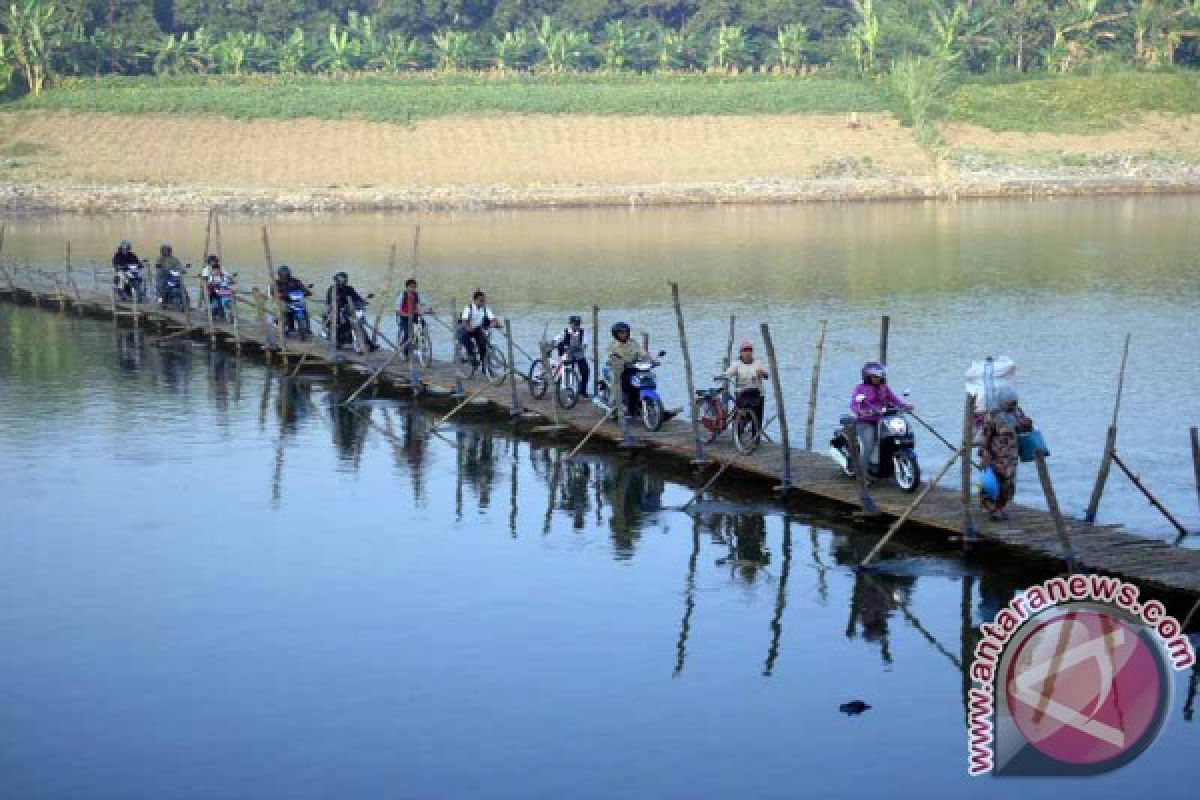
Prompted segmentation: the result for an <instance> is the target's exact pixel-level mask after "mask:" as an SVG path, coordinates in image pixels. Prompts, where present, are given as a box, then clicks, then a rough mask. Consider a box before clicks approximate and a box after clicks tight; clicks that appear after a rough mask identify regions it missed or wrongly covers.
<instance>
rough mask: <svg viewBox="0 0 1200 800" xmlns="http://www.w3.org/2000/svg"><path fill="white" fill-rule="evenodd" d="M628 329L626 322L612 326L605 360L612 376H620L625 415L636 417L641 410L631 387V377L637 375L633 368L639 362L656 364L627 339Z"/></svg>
mask: <svg viewBox="0 0 1200 800" xmlns="http://www.w3.org/2000/svg"><path fill="white" fill-rule="evenodd" d="M629 334H630V328H629V324H628V323H626V322H618V323H617V324H616V325H613V326H612V337H613V341H611V342H609V345H608V355H607V357H606V360H607V361H608V364H609V366H610V367H612V371H613V374H614V375H620V376H621V377H620V381H621V393H622V394H623V395H624V397H625V409H626V413H627V414H628V415H629V416H631V417H636V416H637V415H638V414H640V413H641V410H642V399H641V397H640V396H639V394H638V391H637V389H635V388H634V386H633V376H634V375H636V374H637V369H636V368H635V367H634V364H636V363H637V362H639V361H649V362H651V363H652V364H658V362H657V361H655V360H654V359H652V358H651V357H650V354H649V353H647V352H646V351H645V350H643V349H642V348H641V345H639V344H637V343H636V342H634V341H633V340H632V339H630V338H629Z"/></svg>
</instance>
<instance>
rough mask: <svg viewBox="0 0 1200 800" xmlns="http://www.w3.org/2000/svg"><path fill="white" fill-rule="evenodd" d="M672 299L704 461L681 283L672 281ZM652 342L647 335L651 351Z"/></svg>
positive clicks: (698, 456) (690, 410) (697, 444)
mask: <svg viewBox="0 0 1200 800" xmlns="http://www.w3.org/2000/svg"><path fill="white" fill-rule="evenodd" d="M671 301H672V302H673V303H674V304H675V321H676V323H678V325H679V346H680V348H681V349H682V350H683V375H684V378H685V379H686V380H687V396H688V416H689V418H690V419H691V423H692V441H693V442H694V444H695V447H696V462H697V463H703V462H704V460H705V459H704V442H703V440H702V439H701V438H700V415H699V413H698V412H697V408H696V377H695V375H694V374H693V373H692V352H691V348H690V347H688V338H687V327H686V325H685V324H684V321H683V306H682V305H681V304H680V302H679V284H678V283H674V282H672V283H671ZM649 345H650V342H649V337H648V336H647V341H646V344H645V347H644V348H643V349H644V350H645V351H646V352H647V353H649V352H650V347H649Z"/></svg>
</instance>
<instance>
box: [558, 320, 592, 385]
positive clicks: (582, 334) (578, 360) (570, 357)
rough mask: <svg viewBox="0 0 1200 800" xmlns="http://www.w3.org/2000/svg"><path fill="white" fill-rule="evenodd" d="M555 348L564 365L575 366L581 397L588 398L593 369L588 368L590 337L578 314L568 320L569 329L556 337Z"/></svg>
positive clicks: (565, 329)
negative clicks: (589, 380) (589, 381)
mask: <svg viewBox="0 0 1200 800" xmlns="http://www.w3.org/2000/svg"><path fill="white" fill-rule="evenodd" d="M554 347H555V349H556V350H557V351H558V357H559V358H561V359H562V360H563V361H564V363H568V364H574V365H575V371H576V372H578V373H579V396H580V397H587V396H588V378H589V377H591V369H590V368H589V367H588V360H587V347H588V336H587V331H586V330H584V327H583V317H581V316H579V315H578V314H572V315H571V317H570V318H569V319H568V320H567V327H566V328H564V329H563V332H562V333H560V334H559V335H558V336H555V337H554Z"/></svg>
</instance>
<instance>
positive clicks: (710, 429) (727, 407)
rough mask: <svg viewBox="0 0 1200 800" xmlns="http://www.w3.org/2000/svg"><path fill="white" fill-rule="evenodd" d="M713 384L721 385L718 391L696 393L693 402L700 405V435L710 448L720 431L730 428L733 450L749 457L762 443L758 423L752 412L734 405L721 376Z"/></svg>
mask: <svg viewBox="0 0 1200 800" xmlns="http://www.w3.org/2000/svg"><path fill="white" fill-rule="evenodd" d="M717 380H718V381H719V382H720V383H721V386H720V387H718V388H716V389H699V390H697V391H696V399H697V402H699V404H700V430H701V435H702V436H705V437H706V438H707V441H708V442H709V443H710V444H711V443H712V442H715V441H716V440H717V437H718V436H720V435H721V432H722V431H724V430H725V429H726V428H730V429H731V430H732V432H733V446H734V447H736V448H737V450H738V452H739V453H742V454H744V455H745V454H749V453H753V452H754V451H755V450H757V449H758V445H759V443H760V441H761V440H762V422H761V421H760V420H759V418H758V414H756V413H754V409H752V408H744V407H742V406H739V405H738V404H737V400H736V399H735V398H734V396H733V394H732V393H731V392H730V391H729V379H728V378H725V377H724V376H721V377H718V378H717Z"/></svg>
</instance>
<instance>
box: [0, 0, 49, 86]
mask: <svg viewBox="0 0 1200 800" xmlns="http://www.w3.org/2000/svg"><path fill="white" fill-rule="evenodd" d="M56 12H57V8H56V7H55V6H53V5H49V4H46V3H43V2H41V0H24V1H23V2H21V3H13V4H11V5H10V6H9V7H8V18H7V19H6V20H5V22H6V26H5V27H7V28H8V35H9V39H8V44H9V47H10V50H11V53H12V59H13V61H14V62H15V63H16V65H17V69H19V70H20V72H21V77H22V78H24V80H25V86H26V88H28V89H29V93H30V94H32V95H34V96H36V95H39V94H41V93H42V89H43V88H45V86H46V76H47V74H48V73H49V65H50V56H51V52H52V50H53V47H54V43H55V37H56V36H57V34H58V33H59V26H58V17H57V13H56Z"/></svg>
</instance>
